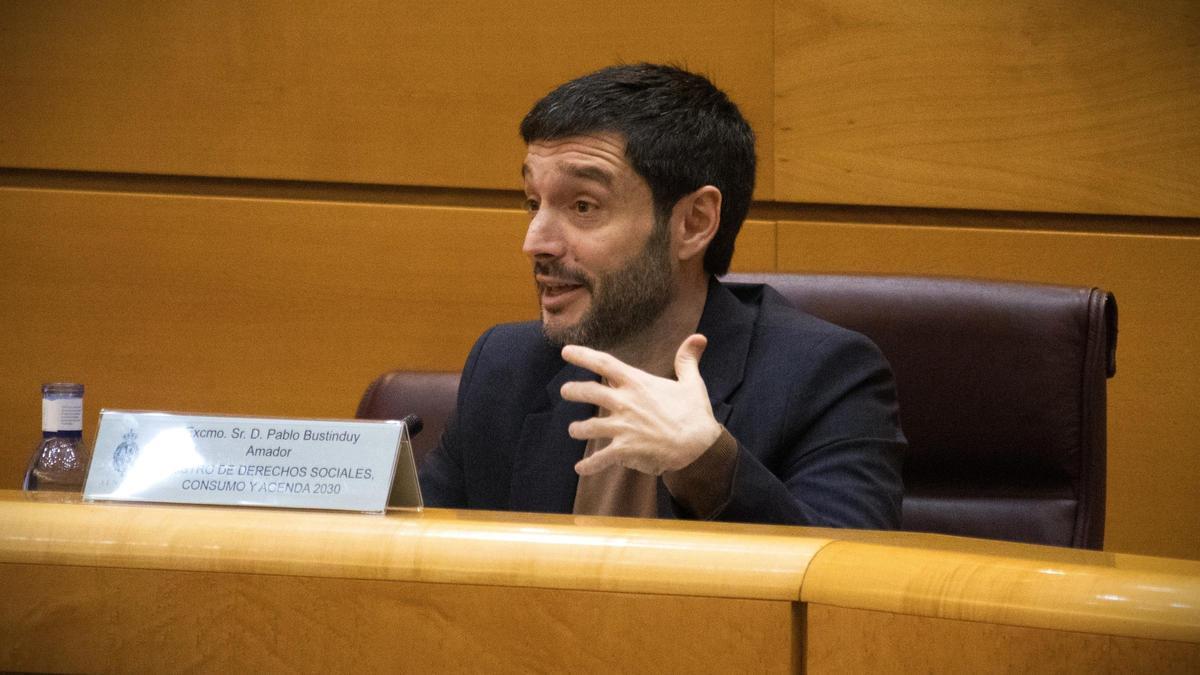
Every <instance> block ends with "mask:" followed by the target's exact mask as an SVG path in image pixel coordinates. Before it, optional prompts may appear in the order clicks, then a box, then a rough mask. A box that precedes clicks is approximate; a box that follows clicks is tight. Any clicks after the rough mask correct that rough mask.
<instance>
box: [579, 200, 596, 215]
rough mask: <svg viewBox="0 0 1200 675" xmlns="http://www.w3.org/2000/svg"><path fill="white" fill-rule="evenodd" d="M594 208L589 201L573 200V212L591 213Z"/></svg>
mask: <svg viewBox="0 0 1200 675" xmlns="http://www.w3.org/2000/svg"><path fill="white" fill-rule="evenodd" d="M594 208H596V205H595V204H592V203H591V202H585V201H578V202H575V213H591V211H592V209H594Z"/></svg>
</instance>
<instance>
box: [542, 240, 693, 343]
mask: <svg viewBox="0 0 1200 675" xmlns="http://www.w3.org/2000/svg"><path fill="white" fill-rule="evenodd" d="M533 271H534V274H545V275H548V276H552V277H556V278H560V279H569V280H571V281H573V282H575V283H578V284H580V285H582V286H583V287H584V289H585V290H586V291H587V292H588V293H589V294H591V296H592V297H591V300H592V301H591V305H590V306H589V307H588V309H587V311H586V312H585V313H584V315H583V317H582V318H581V319H580V320H579V322H578V323H575V324H574V325H570V326H564V327H562V328H551V327H550V326H549V325H547V324H546V322H545V321H543V322H542V333H543V334H544V335H545V336H546V339H547V340H549V341H550V343H551V344H554V345H557V346H560V347H561V346H563V345H568V344H571V345H583V346H585V347H591V348H592V349H600V350H609V349H612V348H613V347H615V346H617V345H619V344H621V343H622V342H625V341H626V340H628V339H629V338H631V337H633V336H635V335H637V334H638V333H640V332H641V331H643V330H645V329H646V328H647V327H648V326H649V325H650V324H651V323H653V322H654V320H655V319H657V318H658V317H659V316H661V315H662V313H663V311H664V310H665V309H666V308H667V305H669V304H670V302H671V295H672V292H671V281H672V280H671V255H670V233H669V231H668V228H667V224H666V222H665V221H660V220H659V219H657V218H656V219H655V225H654V229H653V230H652V231H651V232H650V238H649V239H648V240H646V245H645V246H643V247H642V250H641V251H640V252H639V253H638V254H637V256H635V257H634V258H633V260H630V261H629V263H628V264H627V265H625V266H624V267H622V268H620V269H617V270H613V271H612V272H607V273H604V274H601V275H600V276H599V277H598V278H597V279H596V281H595V282H593V281H592V280H591V279H588V278H587V277H586V276H585V275H584V274H583V273H582V272H580V271H578V270H574V269H570V268H567V267H565V266H564V265H563V264H562V263H561V262H559V261H554V262H550V263H535V264H534V270H533ZM597 288H598V289H599V290H597Z"/></svg>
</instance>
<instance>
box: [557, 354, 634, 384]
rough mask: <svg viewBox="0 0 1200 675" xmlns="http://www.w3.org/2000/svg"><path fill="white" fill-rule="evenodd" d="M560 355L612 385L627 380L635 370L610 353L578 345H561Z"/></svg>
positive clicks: (568, 361)
mask: <svg viewBox="0 0 1200 675" xmlns="http://www.w3.org/2000/svg"><path fill="white" fill-rule="evenodd" d="M562 357H563V360H564V361H566V362H567V363H570V364H574V365H576V366H579V367H580V368H587V369H588V370H590V371H592V372H593V373H596V374H597V375H599V376H601V377H603V378H604V379H606V380H608V382H609V384H612V385H614V386H620V385H621V384H624V383H625V382H626V381H628V379H629V377H630V375H631V374H632V372H633V371H634V370H635V369H634V368H633V367H632V366H629V365H627V364H625V363H624V362H623V361H621V360H620V359H618V358H617V357H615V356H613V355H612V354H606V353H604V352H601V351H597V350H595V349H591V348H589V347H583V346H580V345H567V346H565V347H563V348H562Z"/></svg>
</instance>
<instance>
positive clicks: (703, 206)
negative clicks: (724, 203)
mask: <svg viewBox="0 0 1200 675" xmlns="http://www.w3.org/2000/svg"><path fill="white" fill-rule="evenodd" d="M671 222H672V224H673V225H674V228H673V229H674V230H675V231H674V233H673V234H674V238H675V255H676V256H678V258H679V260H681V261H686V260H691V259H693V258H695V257H697V256H699V257H701V258H703V257H704V251H706V250H707V249H708V244H709V242H711V241H712V239H713V237H715V236H716V235H717V228H718V227H720V225H721V191H720V190H718V189H717V188H716V187H714V186H712V185H705V186H704V187H702V188H699V189H697V190H696V191H694V192H692V193H690V194H686V195H684V196H683V197H682V198H680V200H679V201H677V202H675V208H674V209H672V213H671Z"/></svg>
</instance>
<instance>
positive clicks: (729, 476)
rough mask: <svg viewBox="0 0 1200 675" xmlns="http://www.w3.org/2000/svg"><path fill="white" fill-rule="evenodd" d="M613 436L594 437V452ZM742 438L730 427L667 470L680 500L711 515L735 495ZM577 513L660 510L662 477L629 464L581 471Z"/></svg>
mask: <svg viewBox="0 0 1200 675" xmlns="http://www.w3.org/2000/svg"><path fill="white" fill-rule="evenodd" d="M608 442H609V441H608V439H607V438H602V439H593V440H590V441H588V443H587V449H586V450H584V453H583V456H584V457H588V456H590V455H592V454H593V453H595V452H597V451H598V450H602V449H603V448H604V447H605V446H607V445H608ZM736 460H737V441H735V440H734V438H733V436H731V435H730V434H729V432H728V431H727V430H725V429H724V428H722V429H721V435H720V436H719V437H717V441H716V442H715V443H713V445H712V447H710V448H709V449H708V450H705V451H704V454H702V455H700V457H699V458H697V459H696V461H695V462H692V463H691V464H690V465H688V466H686V467H684V468H682V469H680V470H679V471H673V472H668V473H666V474H664V475H663V480H664V482H665V483H666V485H667V488H668V490H670V491H671V494H672V495H673V496H674V497H675V499H676V501H678V502H680V503H681V504H683V505H684V506H685V507H687V508H688V509H689V510H691V511H692V512H693V514H694V515H696V516H697V517H699V518H711V517H712V516H714V515H716V514H717V513H719V512H720V510H721V509H722V508H723V507H724V506H725V504H726V502H728V501H729V497H730V493H731V492H732V490H733V470H734V466H735V464H736ZM574 513H576V514H580V515H585V514H586V515H596V516H635V517H641V518H655V517H657V516H658V477H657V476H652V475H650V474H648V473H642V472H640V471H635V470H633V469H628V468H625V467H623V466H610V467H609V468H607V469H605V470H604V471H601V472H600V473H596V474H592V475H590V476H580V477H579V485H578V486H577V487H576V488H575V507H574Z"/></svg>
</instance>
